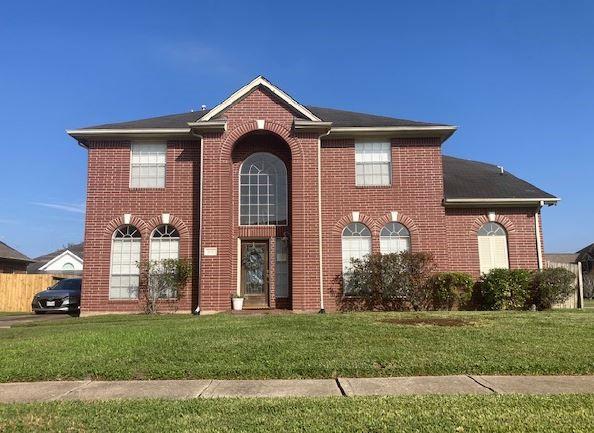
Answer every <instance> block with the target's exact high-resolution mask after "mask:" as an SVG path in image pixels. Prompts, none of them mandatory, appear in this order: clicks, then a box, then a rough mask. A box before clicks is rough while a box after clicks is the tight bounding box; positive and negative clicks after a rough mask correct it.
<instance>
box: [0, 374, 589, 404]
mask: <svg viewBox="0 0 594 433" xmlns="http://www.w3.org/2000/svg"><path fill="white" fill-rule="evenodd" d="M512 393H521V394H562V393H588V394H594V376H416V377H386V378H339V379H336V380H334V379H303V380H145V381H140V380H135V381H110V382H104V381H91V380H87V381H60V382H58V381H56V382H18V383H1V384H0V403H16V402H21V403H25V402H39V401H54V400H109V399H118V398H132V399H137V398H166V399H174V400H175V399H190V398H214V397H322V396H337V397H338V396H347V397H350V396H362V395H413V394H512Z"/></svg>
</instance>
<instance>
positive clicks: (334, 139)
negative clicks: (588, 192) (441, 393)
mask: <svg viewBox="0 0 594 433" xmlns="http://www.w3.org/2000/svg"><path fill="white" fill-rule="evenodd" d="M455 131H456V128H455V127H454V126H449V125H443V124H434V123H424V122H415V121H409V120H402V119H394V118H389V117H383V116H374V115H369V114H362V113H354V112H349V111H342V110H335V109H329V108H318V107H311V106H305V105H302V104H301V103H299V102H298V101H296V100H295V99H293V98H292V97H291V96H289V95H288V94H286V93H285V92H283V91H282V90H281V89H280V88H278V87H277V86H275V85H273V84H271V83H270V82H269V81H268V80H266V79H265V78H263V77H257V78H256V79H254V80H253V81H252V82H250V83H248V84H247V85H246V86H244V87H242V88H241V89H239V90H238V91H236V92H235V93H233V94H232V95H231V96H229V98H227V99H226V100H225V101H223V102H222V103H220V104H219V105H217V106H216V107H214V108H212V109H210V110H206V109H203V110H202V111H197V112H189V113H183V114H175V115H170V116H163V117H156V118H150V119H143V120H137V121H132V122H124V123H116V124H106V125H99V126H94V127H89V128H82V129H77V130H70V131H68V133H69V134H70V135H71V136H72V137H74V138H75V139H76V140H77V141H78V142H79V144H81V145H82V146H83V147H85V148H86V149H87V150H88V185H87V213H86V225H85V247H84V256H85V267H84V274H83V279H84V291H83V300H82V309H83V312H107V311H112V312H114V311H138V301H137V285H138V269H137V267H136V266H135V263H136V261H138V260H139V259H148V258H151V259H154V260H158V259H162V258H167V257H185V258H189V259H191V260H192V262H193V264H194V277H193V281H192V284H191V290H189V291H187V295H185V296H184V297H183V298H182V299H181V301H180V303H179V306H180V309H181V310H182V311H184V310H185V311H188V312H189V311H190V310H195V309H196V308H197V307H199V308H200V310H201V311H222V310H228V309H230V308H231V296H232V295H233V294H234V293H240V294H242V295H244V296H245V302H246V304H245V306H246V307H247V308H290V309H293V310H300V311H318V310H320V309H325V310H332V309H335V308H336V290H337V287H336V276H337V275H339V274H340V273H341V272H343V271H344V270H346V269H348V266H349V261H350V258H351V257H361V256H364V255H365V254H368V253H370V252H380V251H381V252H398V251H403V250H412V251H428V252H431V253H433V254H434V256H435V260H436V265H437V267H438V269H439V270H456V271H464V272H468V273H471V274H472V275H474V276H478V275H479V274H480V273H481V272H486V271H488V270H489V269H490V268H493V267H510V268H518V267H523V268H531V269H536V268H539V267H540V266H542V230H541V224H540V210H541V208H542V206H543V205H551V204H555V203H556V202H557V201H558V199H557V198H556V197H554V196H552V195H551V194H548V193H546V192H544V191H542V190H540V189H538V188H536V187H534V186H533V185H531V184H529V183H527V182H525V181H523V180H521V179H519V178H517V177H515V176H513V175H512V174H510V173H508V172H505V171H504V170H503V169H502V168H500V167H497V166H493V165H490V164H485V163H481V162H474V161H467V160H462V159H457V158H452V157H447V156H442V152H441V145H442V143H443V142H444V141H445V140H447V139H448V138H449V137H450V136H451V135H452V134H453V133H454V132H455Z"/></svg>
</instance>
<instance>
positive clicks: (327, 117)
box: [306, 105, 448, 126]
mask: <svg viewBox="0 0 594 433" xmlns="http://www.w3.org/2000/svg"><path fill="white" fill-rule="evenodd" d="M306 108H307V109H308V110H309V111H311V112H312V113H313V114H315V115H316V116H317V117H319V118H320V119H322V120H323V121H324V122H332V126H448V125H444V124H439V123H427V122H417V121H414V120H406V119H396V118H394V117H386V116H376V115H374V114H365V113H357V112H354V111H345V110H336V109H334V108H321V107H312V106H309V105H307V106H306Z"/></svg>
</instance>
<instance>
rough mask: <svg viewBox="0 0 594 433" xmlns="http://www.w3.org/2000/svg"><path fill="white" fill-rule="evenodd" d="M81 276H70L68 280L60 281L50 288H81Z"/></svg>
mask: <svg viewBox="0 0 594 433" xmlns="http://www.w3.org/2000/svg"><path fill="white" fill-rule="evenodd" d="M80 283H81V279H80V278H69V279H66V280H62V281H58V282H57V283H56V284H54V285H53V286H52V287H50V290H80V285H81V284H80Z"/></svg>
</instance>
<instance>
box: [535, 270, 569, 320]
mask: <svg viewBox="0 0 594 433" xmlns="http://www.w3.org/2000/svg"><path fill="white" fill-rule="evenodd" d="M574 291H575V274H574V273H573V272H571V271H569V270H567V269H564V268H551V269H544V270H542V271H540V272H537V273H536V274H535V275H534V280H533V282H532V288H531V294H530V295H531V296H530V298H531V299H530V303H532V304H534V305H536V308H537V309H538V310H547V309H549V308H551V307H552V306H553V305H554V304H556V303H558V302H563V301H565V300H566V299H567V298H568V297H569V296H570V295H571V294H572V293H573V292H574Z"/></svg>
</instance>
